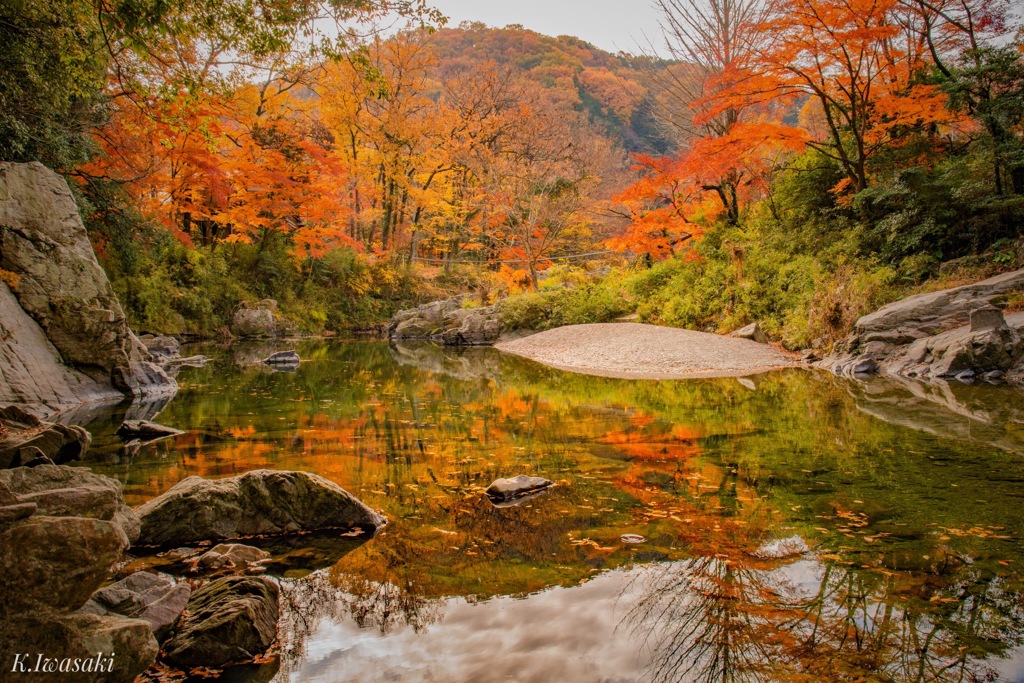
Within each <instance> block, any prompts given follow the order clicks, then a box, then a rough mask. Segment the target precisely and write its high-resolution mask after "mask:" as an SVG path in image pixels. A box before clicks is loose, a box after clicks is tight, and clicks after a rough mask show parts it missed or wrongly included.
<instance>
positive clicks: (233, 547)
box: [199, 543, 270, 569]
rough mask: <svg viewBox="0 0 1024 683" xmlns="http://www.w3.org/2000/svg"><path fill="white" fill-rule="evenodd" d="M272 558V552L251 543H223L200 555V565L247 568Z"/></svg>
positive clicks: (213, 567)
mask: <svg viewBox="0 0 1024 683" xmlns="http://www.w3.org/2000/svg"><path fill="white" fill-rule="evenodd" d="M269 559H270V553H268V552H267V551H265V550H260V549H259V548H254V547H252V546H251V545H243V544H241V543H221V544H219V545H216V546H214V547H213V548H211V549H210V550H208V551H207V552H205V553H203V554H202V555H201V556H200V557H199V566H201V567H206V568H210V569H221V568H224V567H239V568H242V569H245V568H247V567H248V566H249V565H256V564H259V563H261V562H263V561H265V560H269Z"/></svg>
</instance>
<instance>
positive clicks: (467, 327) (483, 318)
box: [441, 304, 501, 346]
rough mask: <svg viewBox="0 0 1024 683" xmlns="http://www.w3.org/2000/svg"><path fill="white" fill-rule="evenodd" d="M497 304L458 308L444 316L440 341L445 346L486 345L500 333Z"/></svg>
mask: <svg viewBox="0 0 1024 683" xmlns="http://www.w3.org/2000/svg"><path fill="white" fill-rule="evenodd" d="M499 309H500V306H499V304H495V305H493V306H487V307H485V308H460V309H458V310H455V311H452V312H451V313H448V314H447V315H445V316H444V319H443V324H444V329H443V330H442V332H441V342H442V343H443V344H444V345H445V346H488V345H490V344H493V343H494V342H496V341H498V337H499V336H500V335H501V319H500V317H499Z"/></svg>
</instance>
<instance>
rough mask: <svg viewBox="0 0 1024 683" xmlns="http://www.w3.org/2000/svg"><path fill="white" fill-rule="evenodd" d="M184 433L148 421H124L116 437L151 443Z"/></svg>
mask: <svg viewBox="0 0 1024 683" xmlns="http://www.w3.org/2000/svg"><path fill="white" fill-rule="evenodd" d="M184 433H185V432H183V431H181V430H180V429H175V428H174V427H168V426H166V425H162V424H157V423H156V422H150V421H149V420H125V421H124V422H122V423H121V426H120V427H118V428H117V435H118V436H119V437H121V438H122V439H141V440H143V441H153V440H155V439H162V438H164V437H168V436H177V435H179V434H184Z"/></svg>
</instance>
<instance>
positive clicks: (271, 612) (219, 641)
mask: <svg viewBox="0 0 1024 683" xmlns="http://www.w3.org/2000/svg"><path fill="white" fill-rule="evenodd" d="M278 597H279V590H278V587H277V584H275V583H273V582H272V581H268V580H267V579H264V578H257V577H249V576H229V577H225V578H223V579H217V580H215V581H211V582H210V583H208V584H206V585H205V586H203V587H201V588H199V589H197V590H196V591H195V592H193V593H192V597H191V598H190V599H189V601H188V605H187V606H186V608H185V609H186V615H185V616H184V617H183V618H182V619H181V622H180V623H179V626H178V628H177V629H176V630H175V633H174V635H173V636H172V637H171V639H170V640H169V641H167V643H166V644H165V645H164V650H165V652H166V656H165V659H166V660H167V661H168V662H169V663H170V664H173V665H174V666H177V667H180V668H182V669H186V670H187V669H192V668H194V667H199V666H206V667H211V668H222V667H225V666H229V665H232V664H242V663H245V662H249V661H252V659H253V658H254V657H256V656H257V655H261V654H263V653H265V652H266V651H267V649H268V648H269V647H270V646H271V645H272V644H273V642H274V640H275V639H276V638H277V619H278V616H279V607H278Z"/></svg>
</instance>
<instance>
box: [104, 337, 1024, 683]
mask: <svg viewBox="0 0 1024 683" xmlns="http://www.w3.org/2000/svg"><path fill="white" fill-rule="evenodd" d="M282 348H284V347H282ZM282 348H270V347H268V348H261V349H258V350H254V351H251V352H250V353H248V354H246V353H244V352H243V351H242V350H240V349H235V350H232V351H224V350H220V349H215V348H214V349H197V350H196V351H194V352H195V353H205V354H207V355H209V356H211V358H212V362H211V364H210V365H208V366H207V367H205V368H186V369H184V370H183V371H182V373H181V375H180V376H179V382H180V383H181V391H180V392H179V395H178V397H177V398H176V399H175V400H174V401H172V402H171V403H170V404H168V405H167V406H166V407H164V408H163V410H162V412H161V413H160V414H159V418H158V419H159V421H160V422H162V423H164V424H168V425H170V426H173V427H178V428H180V429H183V430H185V433H184V434H183V435H181V436H178V437H174V438H171V439H165V440H163V441H160V442H157V443H154V444H149V445H144V446H141V447H139V448H138V449H137V450H136V451H135V452H126V451H124V450H123V448H122V445H121V444H120V441H119V440H118V439H117V438H116V437H115V436H114V435H113V430H114V429H116V424H115V423H117V424H119V420H120V416H119V415H118V414H117V413H110V414H109V415H107V416H106V417H104V416H102V415H100V416H94V417H92V418H91V419H92V420H93V421H92V422H91V423H90V429H92V430H93V432H94V437H95V440H94V448H93V451H92V453H93V455H92V456H90V457H91V458H92V460H91V462H89V463H87V464H88V465H89V466H91V467H93V468H94V469H96V470H98V471H100V472H103V473H104V474H108V475H110V476H114V477H116V478H118V479H120V480H121V481H122V483H123V484H124V486H125V493H126V497H127V498H128V499H129V501H130V502H131V503H132V504H139V503H141V502H143V501H145V500H148V499H149V498H152V497H153V496H155V495H157V494H159V493H160V492H162V491H165V490H166V489H168V488H170V487H171V486H173V485H174V484H175V483H176V482H177V481H180V480H181V479H183V478H185V477H187V476H190V475H199V476H204V477H222V476H230V475H234V474H240V473H242V472H245V471H248V470H251V469H256V468H263V467H268V468H277V469H299V470H307V471H312V472H316V473H319V474H321V475H323V476H325V477H327V478H329V479H331V480H333V481H336V482H337V483H339V484H341V485H342V486H344V487H345V488H347V489H348V490H350V491H352V492H353V493H355V494H356V495H358V496H359V497H360V498H361V499H363V500H364V501H365V502H367V503H368V504H369V505H371V506H372V507H375V508H379V509H381V510H383V512H384V513H385V514H386V515H387V516H388V518H389V519H390V520H391V523H390V524H389V525H388V527H387V528H386V529H385V530H384V531H383V532H382V533H381V534H379V535H378V536H377V537H376V538H374V539H373V540H371V541H369V542H366V543H363V544H360V545H357V546H354V547H351V548H348V549H345V550H344V551H343V552H340V553H338V552H337V549H335V550H331V549H330V548H318V547H317V546H316V545H315V543H313V541H312V540H311V539H309V538H307V537H297V539H296V540H295V541H294V542H295V543H296V544H297V545H296V547H294V548H291V549H285V550H283V551H278V552H276V555H278V556H281V557H288V556H290V557H291V558H292V560H290V561H289V562H293V564H287V563H284V564H282V565H281V566H280V567H278V568H277V569H276V570H275V573H276V575H279V576H284V577H285V578H283V579H282V588H283V592H284V595H285V603H284V604H285V607H286V609H285V612H286V615H285V619H284V621H283V622H282V624H283V625H282V657H281V663H280V666H281V669H280V671H278V672H277V674H276V675H277V680H288V677H289V676H291V677H293V679H294V680H304V681H305V680H310V681H325V682H326V681H377V680H425V679H429V678H430V677H431V676H432V677H433V678H434V679H436V680H452V681H463V680H464V681H470V680H472V681H490V680H504V679H506V678H508V677H509V676H511V677H512V678H514V679H515V680H523V681H529V680H536V681H544V680H560V681H566V682H571V681H593V680H622V681H774V680H794V681H795V680H824V679H827V680H850V681H854V680H886V681H926V680H929V681H930V680H950V681H976V680H978V681H980V680H1020V678H1021V676H1024V655H1022V652H1024V650H1022V632H1024V627H1022V623H1024V616H1022V615H1024V603H1022V595H1024V586H1022V578H1024V552H1022V547H1021V543H1020V541H1021V534H1022V531H1024V506H1022V505H1021V502H1022V500H1021V499H1022V498H1024V488H1022V487H1021V483H1022V482H1024V438H1022V437H1021V425H1022V424H1024V417H1022V414H1021V411H1022V410H1024V409H1022V408H1021V407H1020V406H1021V405H1022V402H1021V400H1020V399H1021V398H1022V397H1024V392H1022V391H1021V390H1019V389H1014V388H1010V387H990V386H980V385H974V386H963V385H956V384H953V385H946V384H920V383H906V382H901V381H896V380H875V381H872V382H868V383H855V382H851V381H849V380H844V379H839V378H835V377H832V376H829V375H824V374H819V373H814V372H809V371H803V370H793V371H784V372H778V373H772V374H768V375H761V376H758V377H755V378H745V379H744V380H743V381H738V380H735V379H712V380H691V381H664V382H657V381H626V380H615V379H606V378H599V377H588V376H582V375H573V374H570V373H564V372H559V371H556V370H552V369H548V368H545V367H542V366H540V365H537V364H535V363H531V362H529V361H525V360H522V359H519V358H515V357H511V356H506V355H503V354H500V353H499V352H496V351H494V350H493V349H464V350H456V349H443V348H440V347H436V346H432V345H408V346H388V345H386V344H383V343H373V342H365V343H343V342H335V343H321V342H300V343H299V344H298V349H297V350H298V352H299V354H300V355H301V356H302V358H303V362H302V364H301V365H300V366H299V368H298V370H297V371H296V372H294V373H273V372H268V371H267V370H265V369H264V368H261V367H258V366H253V365H246V364H244V363H242V364H240V363H239V362H236V361H237V360H238V359H239V358H243V359H244V358H249V357H256V356H261V355H263V356H265V355H267V354H268V353H269V352H271V351H274V350H282ZM192 352H193V351H191V350H190V353H192ZM518 474H530V475H537V476H543V477H546V478H548V479H551V480H552V481H554V482H555V483H556V485H555V487H554V488H552V489H551V490H550V491H549V492H548V493H546V494H545V495H543V496H540V497H538V498H536V499H532V500H530V501H525V502H524V504H523V505H520V506H516V507H510V508H495V507H494V506H493V505H491V504H490V502H489V501H488V500H487V499H486V496H485V495H484V493H483V491H484V489H485V488H486V487H487V485H488V484H490V482H491V481H493V480H494V479H496V478H499V477H507V476H515V475H518ZM627 534H629V535H639V536H642V537H644V538H645V539H646V540H645V542H643V543H639V544H635V543H628V542H624V541H623V540H622V538H623V536H624V535H627ZM780 549H781V550H780ZM332 553H334V554H332ZM304 558H305V559H304ZM306 560H308V561H306ZM303 562H305V563H303ZM309 572H312V573H309ZM518 655H522V656H521V657H520V656H518Z"/></svg>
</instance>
